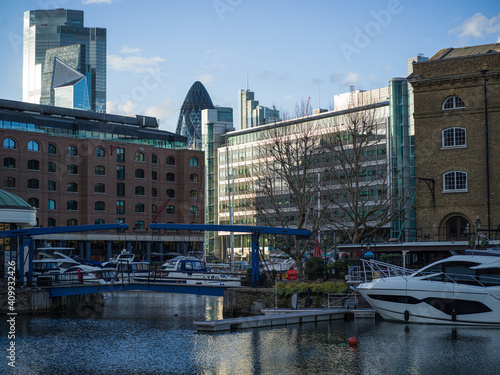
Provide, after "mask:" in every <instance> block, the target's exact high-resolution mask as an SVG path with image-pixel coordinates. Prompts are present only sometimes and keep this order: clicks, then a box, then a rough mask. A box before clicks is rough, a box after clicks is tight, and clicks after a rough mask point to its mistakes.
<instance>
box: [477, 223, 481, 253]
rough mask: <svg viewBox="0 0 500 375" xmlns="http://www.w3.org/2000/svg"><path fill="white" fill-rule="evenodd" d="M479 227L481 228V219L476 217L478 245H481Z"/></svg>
mask: <svg viewBox="0 0 500 375" xmlns="http://www.w3.org/2000/svg"><path fill="white" fill-rule="evenodd" d="M479 228H481V220H479V218H477V219H476V236H477V246H478V247H479Z"/></svg>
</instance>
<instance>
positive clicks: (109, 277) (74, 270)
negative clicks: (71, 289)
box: [58, 264, 119, 285]
mask: <svg viewBox="0 0 500 375" xmlns="http://www.w3.org/2000/svg"><path fill="white" fill-rule="evenodd" d="M117 282H119V278H118V277H117V276H116V270H115V269H110V268H101V267H96V266H91V265H88V264H79V265H76V266H72V267H70V268H68V269H67V270H66V271H64V272H63V273H61V274H60V275H59V276H58V285H64V284H114V283H117Z"/></svg>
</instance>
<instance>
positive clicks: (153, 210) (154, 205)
mask: <svg viewBox="0 0 500 375" xmlns="http://www.w3.org/2000/svg"><path fill="white" fill-rule="evenodd" d="M151 212H152V213H154V214H155V213H157V212H158V206H157V205H156V204H153V205H152V206H151Z"/></svg>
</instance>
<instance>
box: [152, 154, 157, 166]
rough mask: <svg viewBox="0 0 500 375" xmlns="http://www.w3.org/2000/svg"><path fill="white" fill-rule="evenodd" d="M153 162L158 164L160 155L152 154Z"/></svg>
mask: <svg viewBox="0 0 500 375" xmlns="http://www.w3.org/2000/svg"><path fill="white" fill-rule="evenodd" d="M151 164H158V156H156V155H155V154H153V155H151Z"/></svg>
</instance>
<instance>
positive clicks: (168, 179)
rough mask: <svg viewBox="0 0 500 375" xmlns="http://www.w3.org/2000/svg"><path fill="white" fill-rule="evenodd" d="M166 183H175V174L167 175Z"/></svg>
mask: <svg viewBox="0 0 500 375" xmlns="http://www.w3.org/2000/svg"><path fill="white" fill-rule="evenodd" d="M166 180H167V182H173V181H175V173H167V178H166Z"/></svg>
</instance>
